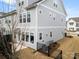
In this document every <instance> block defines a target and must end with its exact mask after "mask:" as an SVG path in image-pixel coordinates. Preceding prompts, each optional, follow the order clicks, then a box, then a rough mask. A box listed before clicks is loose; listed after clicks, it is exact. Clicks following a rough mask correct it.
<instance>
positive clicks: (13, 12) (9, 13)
mask: <svg viewBox="0 0 79 59" xmlns="http://www.w3.org/2000/svg"><path fill="white" fill-rule="evenodd" d="M13 14H16V10H13V11H11V12H8V13H5V14H4V15H3V16H0V18H4V17H7V16H10V15H13Z"/></svg>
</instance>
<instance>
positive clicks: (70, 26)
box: [67, 20, 76, 31]
mask: <svg viewBox="0 0 79 59" xmlns="http://www.w3.org/2000/svg"><path fill="white" fill-rule="evenodd" d="M71 22H73V23H74V24H73V25H70V24H69V23H71ZM70 28H74V31H76V22H75V21H73V20H69V21H68V22H67V30H69V29H70Z"/></svg>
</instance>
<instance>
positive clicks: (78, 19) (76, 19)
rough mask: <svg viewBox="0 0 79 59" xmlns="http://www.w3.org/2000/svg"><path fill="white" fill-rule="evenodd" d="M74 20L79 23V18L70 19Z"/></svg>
mask: <svg viewBox="0 0 79 59" xmlns="http://www.w3.org/2000/svg"><path fill="white" fill-rule="evenodd" d="M71 19H72V20H74V21H75V22H79V17H73V18H69V20H71Z"/></svg>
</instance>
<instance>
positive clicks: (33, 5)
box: [25, 0, 42, 10]
mask: <svg viewBox="0 0 79 59" xmlns="http://www.w3.org/2000/svg"><path fill="white" fill-rule="evenodd" d="M41 1H42V0H38V1H36V2H34V3H32V4H30V5H28V6H27V7H26V8H25V9H27V10H29V9H32V8H35V7H36V6H37V3H39V2H41Z"/></svg>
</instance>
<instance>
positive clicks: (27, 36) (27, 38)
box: [26, 32, 30, 42]
mask: <svg viewBox="0 0 79 59" xmlns="http://www.w3.org/2000/svg"><path fill="white" fill-rule="evenodd" d="M29 37H30V36H29V32H27V33H26V42H28V41H29Z"/></svg>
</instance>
